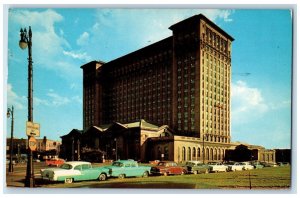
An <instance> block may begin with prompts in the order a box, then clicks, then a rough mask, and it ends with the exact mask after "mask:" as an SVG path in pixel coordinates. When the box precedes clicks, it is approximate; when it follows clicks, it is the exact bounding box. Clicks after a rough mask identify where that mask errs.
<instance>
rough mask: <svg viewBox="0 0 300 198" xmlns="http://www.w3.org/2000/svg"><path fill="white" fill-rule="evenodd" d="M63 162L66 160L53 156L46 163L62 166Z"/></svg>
mask: <svg viewBox="0 0 300 198" xmlns="http://www.w3.org/2000/svg"><path fill="white" fill-rule="evenodd" d="M63 163H65V160H63V159H60V158H53V159H48V160H46V165H47V166H56V167H58V166H60V165H62V164H63Z"/></svg>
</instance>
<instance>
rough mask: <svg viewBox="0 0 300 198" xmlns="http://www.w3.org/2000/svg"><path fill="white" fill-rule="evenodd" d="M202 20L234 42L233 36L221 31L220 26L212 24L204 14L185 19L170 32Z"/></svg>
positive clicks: (174, 25)
mask: <svg viewBox="0 0 300 198" xmlns="http://www.w3.org/2000/svg"><path fill="white" fill-rule="evenodd" d="M201 19H202V20H204V21H205V22H207V23H208V24H209V25H211V26H212V27H213V28H214V29H216V30H218V31H219V32H220V33H222V34H224V35H225V36H226V37H227V38H229V39H230V40H231V41H234V38H233V37H232V36H230V35H229V34H228V33H227V32H225V31H224V30H223V29H221V28H220V27H219V26H217V25H216V24H215V23H214V22H212V21H211V20H209V19H208V18H207V17H206V16H204V15H203V14H198V15H194V16H192V17H190V18H187V19H185V20H183V21H180V22H178V23H175V24H173V25H172V26H170V27H169V29H170V30H175V29H177V28H179V27H183V26H184V25H185V24H186V23H190V22H196V21H200V20H201Z"/></svg>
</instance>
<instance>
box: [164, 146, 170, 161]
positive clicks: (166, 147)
mask: <svg viewBox="0 0 300 198" xmlns="http://www.w3.org/2000/svg"><path fill="white" fill-rule="evenodd" d="M164 159H165V160H169V147H168V146H165V148H164Z"/></svg>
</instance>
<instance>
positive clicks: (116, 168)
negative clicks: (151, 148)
mask: <svg viewBox="0 0 300 198" xmlns="http://www.w3.org/2000/svg"><path fill="white" fill-rule="evenodd" d="M105 168H108V169H109V175H110V176H111V177H119V178H125V177H148V176H149V173H150V169H151V167H150V166H139V165H138V163H137V161H134V160H118V161H115V162H113V163H112V165H111V166H106V167H105Z"/></svg>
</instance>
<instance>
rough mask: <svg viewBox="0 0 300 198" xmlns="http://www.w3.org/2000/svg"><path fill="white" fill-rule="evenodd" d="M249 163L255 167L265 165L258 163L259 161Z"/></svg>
mask: <svg viewBox="0 0 300 198" xmlns="http://www.w3.org/2000/svg"><path fill="white" fill-rule="evenodd" d="M251 165H252V166H253V167H254V168H255V169H259V168H264V167H265V166H264V165H263V164H262V163H260V162H252V163H251Z"/></svg>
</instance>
